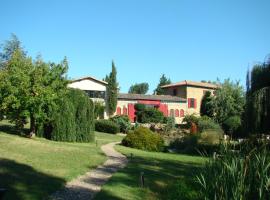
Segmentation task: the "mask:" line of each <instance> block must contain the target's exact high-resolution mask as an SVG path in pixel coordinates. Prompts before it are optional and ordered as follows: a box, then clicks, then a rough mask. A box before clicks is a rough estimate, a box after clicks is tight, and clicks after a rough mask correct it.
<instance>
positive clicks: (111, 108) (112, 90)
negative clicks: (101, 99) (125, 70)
mask: <svg viewBox="0 0 270 200" xmlns="http://www.w3.org/2000/svg"><path fill="white" fill-rule="evenodd" d="M116 74H117V72H116V67H115V64H114V62H113V61H112V71H111V73H110V75H109V78H108V86H107V104H108V113H109V115H110V116H111V115H113V114H114V112H115V109H116V105H117V87H118V84H117V79H116Z"/></svg>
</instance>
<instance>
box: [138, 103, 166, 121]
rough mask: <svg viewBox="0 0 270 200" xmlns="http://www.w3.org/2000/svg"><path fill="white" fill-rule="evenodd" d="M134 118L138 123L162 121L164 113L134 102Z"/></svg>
mask: <svg viewBox="0 0 270 200" xmlns="http://www.w3.org/2000/svg"><path fill="white" fill-rule="evenodd" d="M134 108H135V110H136V112H135V114H136V120H137V122H139V123H163V121H164V115H163V113H162V112H161V111H159V110H158V109H156V108H154V107H146V106H145V105H143V104H135V106H134Z"/></svg>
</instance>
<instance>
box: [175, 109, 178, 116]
mask: <svg viewBox="0 0 270 200" xmlns="http://www.w3.org/2000/svg"><path fill="white" fill-rule="evenodd" d="M175 117H179V110H178V109H176V110H175Z"/></svg>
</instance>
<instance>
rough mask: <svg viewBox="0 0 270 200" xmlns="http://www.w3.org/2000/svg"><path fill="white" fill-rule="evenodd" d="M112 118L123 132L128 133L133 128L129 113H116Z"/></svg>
mask: <svg viewBox="0 0 270 200" xmlns="http://www.w3.org/2000/svg"><path fill="white" fill-rule="evenodd" d="M110 120H111V121H113V122H114V123H116V124H118V126H119V127H120V132H122V133H127V132H128V131H129V130H130V129H131V123H130V120H129V118H128V116H127V115H116V116H114V117H112V118H110Z"/></svg>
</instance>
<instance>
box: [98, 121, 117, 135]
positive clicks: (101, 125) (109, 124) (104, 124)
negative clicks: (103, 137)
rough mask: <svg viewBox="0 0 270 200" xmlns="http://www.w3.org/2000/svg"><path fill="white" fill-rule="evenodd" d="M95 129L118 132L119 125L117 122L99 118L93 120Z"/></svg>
mask: <svg viewBox="0 0 270 200" xmlns="http://www.w3.org/2000/svg"><path fill="white" fill-rule="evenodd" d="M95 130H96V131H99V132H104V133H113V134H116V133H119V132H120V127H119V125H118V124H117V123H115V122H113V121H111V120H107V119H100V120H96V121H95Z"/></svg>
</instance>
